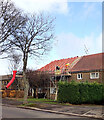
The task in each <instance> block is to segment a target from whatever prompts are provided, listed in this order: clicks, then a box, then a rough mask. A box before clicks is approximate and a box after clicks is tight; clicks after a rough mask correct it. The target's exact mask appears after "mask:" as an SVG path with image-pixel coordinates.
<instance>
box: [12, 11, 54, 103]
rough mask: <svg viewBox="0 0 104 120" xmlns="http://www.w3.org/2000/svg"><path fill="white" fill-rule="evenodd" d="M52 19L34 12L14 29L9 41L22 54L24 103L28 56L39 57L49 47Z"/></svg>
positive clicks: (25, 99) (26, 89)
mask: <svg viewBox="0 0 104 120" xmlns="http://www.w3.org/2000/svg"><path fill="white" fill-rule="evenodd" d="M53 21H54V19H52V18H50V17H49V16H48V17H45V16H44V15H43V14H42V13H40V14H34V15H31V16H29V17H28V20H27V23H26V25H25V27H24V26H23V28H21V29H19V31H15V33H14V34H13V35H14V39H13V40H12V41H11V44H13V45H14V46H15V47H16V48H17V49H19V50H20V51H21V52H22V54H23V79H24V82H25V83H24V84H25V88H24V92H25V95H24V103H26V102H27V95H28V88H29V83H28V80H27V79H26V67H27V61H28V57H29V55H30V56H32V55H33V56H37V57H40V56H41V55H43V54H44V53H45V52H46V51H48V50H49V49H50V45H51V42H52V41H51V40H52V39H53V38H54V34H53V28H54V27H53Z"/></svg>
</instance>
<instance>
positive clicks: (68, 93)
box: [58, 81, 104, 104]
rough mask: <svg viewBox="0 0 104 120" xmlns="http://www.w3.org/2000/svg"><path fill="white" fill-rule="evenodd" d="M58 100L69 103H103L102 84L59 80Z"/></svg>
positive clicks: (103, 91)
mask: <svg viewBox="0 0 104 120" xmlns="http://www.w3.org/2000/svg"><path fill="white" fill-rule="evenodd" d="M58 101H59V102H64V103H66V102H68V103H71V104H82V103H89V104H90V103H91V104H102V103H104V85H103V84H100V83H95V82H94V83H88V82H85V83H77V82H74V81H72V82H70V83H67V82H59V83H58Z"/></svg>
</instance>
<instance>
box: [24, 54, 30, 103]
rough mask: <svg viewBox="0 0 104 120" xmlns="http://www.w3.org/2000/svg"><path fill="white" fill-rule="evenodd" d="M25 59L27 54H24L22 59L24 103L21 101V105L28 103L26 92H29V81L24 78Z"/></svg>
mask: <svg viewBox="0 0 104 120" xmlns="http://www.w3.org/2000/svg"><path fill="white" fill-rule="evenodd" d="M27 58H28V54H25V53H24V59H23V80H24V101H23V104H26V103H28V102H27V97H28V90H29V81H28V79H27V78H26V67H27Z"/></svg>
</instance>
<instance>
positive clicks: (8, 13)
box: [0, 0, 26, 57]
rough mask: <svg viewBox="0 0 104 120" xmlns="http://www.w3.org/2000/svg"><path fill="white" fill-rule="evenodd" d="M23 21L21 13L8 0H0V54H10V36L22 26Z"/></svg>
mask: <svg viewBox="0 0 104 120" xmlns="http://www.w3.org/2000/svg"><path fill="white" fill-rule="evenodd" d="M25 21H26V19H25V18H24V17H23V16H22V15H21V11H20V10H19V9H17V8H16V7H15V6H14V4H13V3H12V2H11V1H10V0H0V54H3V53H4V52H5V53H6V52H7V53H8V52H9V53H10V50H11V49H12V47H11V46H12V44H10V39H11V37H12V34H13V32H14V31H15V30H17V29H19V28H20V27H21V24H22V26H23V24H25ZM7 57H9V56H7Z"/></svg>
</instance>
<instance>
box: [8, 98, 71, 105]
mask: <svg viewBox="0 0 104 120" xmlns="http://www.w3.org/2000/svg"><path fill="white" fill-rule="evenodd" d="M9 99H12V98H9ZM12 100H16V101H21V102H23V100H24V99H23V98H14V99H12ZM27 101H28V104H21V105H20V106H30V107H38V106H41V105H39V103H40V104H41V103H46V104H53V105H67V106H69V105H71V104H69V103H59V102H58V101H55V100H52V99H44V98H28V99H27Z"/></svg>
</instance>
